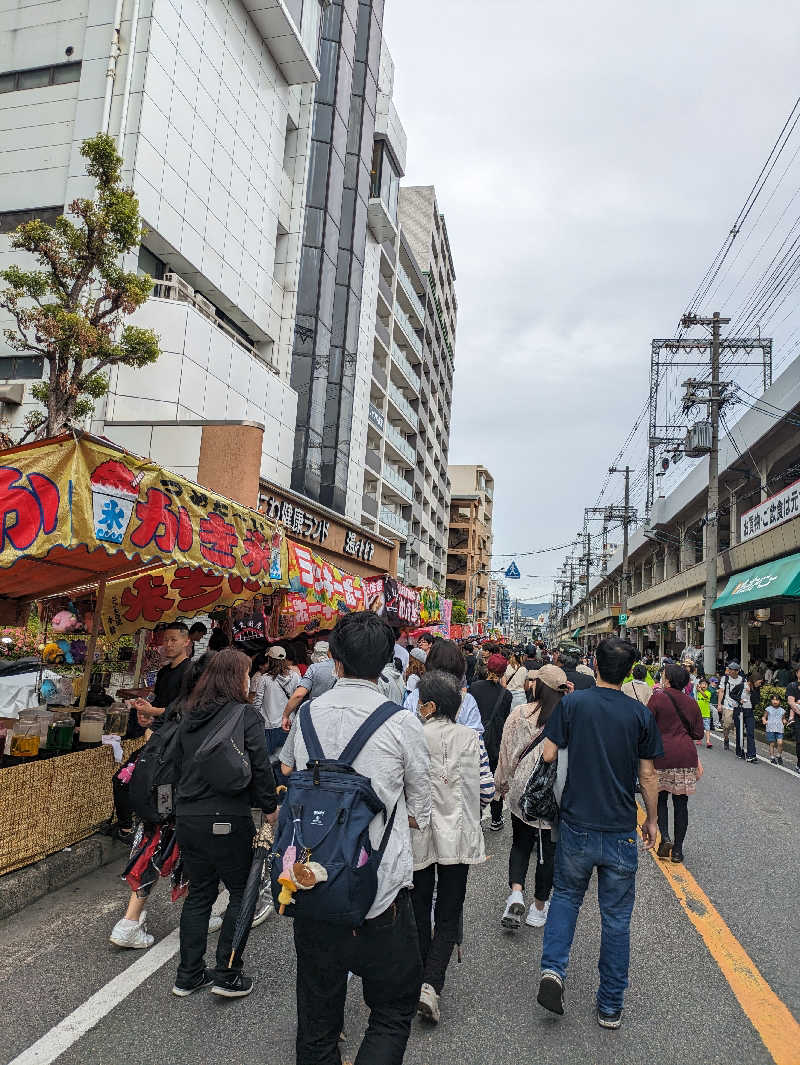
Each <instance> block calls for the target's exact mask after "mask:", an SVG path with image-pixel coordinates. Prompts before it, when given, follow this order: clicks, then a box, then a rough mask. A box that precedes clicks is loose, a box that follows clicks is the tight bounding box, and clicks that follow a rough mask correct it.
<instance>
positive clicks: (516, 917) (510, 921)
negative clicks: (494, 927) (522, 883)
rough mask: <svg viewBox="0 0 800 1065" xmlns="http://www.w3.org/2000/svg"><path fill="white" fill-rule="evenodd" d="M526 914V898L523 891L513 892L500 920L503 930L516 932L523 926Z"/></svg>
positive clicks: (507, 900)
mask: <svg viewBox="0 0 800 1065" xmlns="http://www.w3.org/2000/svg"><path fill="white" fill-rule="evenodd" d="M523 913H525V898H524V896H523V894H522V892H521V891H512V892H511V894H510V895H509V896H508V898H507V899H506V908H505V911H504V913H503V916H502V917H501V918H500V924H501V925H502V926H503V928H508V929H510V930H511V931H512V932H516V930H517V929H518V928H519V926H520V925H521V924H522V915H523Z"/></svg>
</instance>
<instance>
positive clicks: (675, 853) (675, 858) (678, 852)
mask: <svg viewBox="0 0 800 1065" xmlns="http://www.w3.org/2000/svg"><path fill="white" fill-rule="evenodd" d="M670 861H672V862H675V864H676V865H677V864H678V863H679V862H682V861H683V850H682V848H681V847H673V848H672V854H671V855H670Z"/></svg>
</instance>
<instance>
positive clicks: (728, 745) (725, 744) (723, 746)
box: [722, 740, 731, 751]
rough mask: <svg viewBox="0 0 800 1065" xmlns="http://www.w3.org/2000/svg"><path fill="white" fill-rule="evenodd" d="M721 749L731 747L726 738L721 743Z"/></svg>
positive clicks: (726, 749)
mask: <svg viewBox="0 0 800 1065" xmlns="http://www.w3.org/2000/svg"><path fill="white" fill-rule="evenodd" d="M722 749H723V750H725V751H729V750H730V749H731V745H730V743H729V742H728V741H727V740H725V742H724V743H723V745H722Z"/></svg>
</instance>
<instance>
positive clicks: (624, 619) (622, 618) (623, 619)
mask: <svg viewBox="0 0 800 1065" xmlns="http://www.w3.org/2000/svg"><path fill="white" fill-rule="evenodd" d="M627 621H628V615H627V614H620V616H619V623H620V625H625V624H626V623H627Z"/></svg>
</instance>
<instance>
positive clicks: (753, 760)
mask: <svg viewBox="0 0 800 1065" xmlns="http://www.w3.org/2000/svg"><path fill="white" fill-rule="evenodd" d="M747 761H748V762H749V763H750V764H751V765H755V763H756V762H757V761H758V758H756V756H755V755H753V757H752V758H748V759H747Z"/></svg>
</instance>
